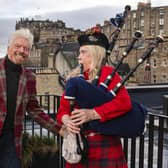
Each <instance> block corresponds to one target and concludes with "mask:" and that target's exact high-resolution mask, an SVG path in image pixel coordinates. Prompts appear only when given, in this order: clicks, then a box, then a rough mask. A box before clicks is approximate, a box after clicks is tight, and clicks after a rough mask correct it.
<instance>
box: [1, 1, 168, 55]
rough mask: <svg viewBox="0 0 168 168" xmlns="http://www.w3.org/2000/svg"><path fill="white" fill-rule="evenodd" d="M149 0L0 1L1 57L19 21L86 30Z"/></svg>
mask: <svg viewBox="0 0 168 168" xmlns="http://www.w3.org/2000/svg"><path fill="white" fill-rule="evenodd" d="M147 1H150V0H120V1H119V0H0V56H1V54H4V52H6V49H5V47H4V46H6V45H7V40H8V36H9V35H10V34H11V32H12V31H14V29H15V24H16V21H18V20H20V18H21V17H22V18H26V17H27V18H30V19H31V18H34V19H40V20H45V19H49V20H53V21H57V20H58V19H59V20H62V21H64V22H65V24H66V26H67V27H72V28H74V29H81V30H86V29H87V28H90V27H92V26H95V25H96V24H97V23H98V24H101V25H102V24H103V22H104V20H109V19H110V18H112V17H115V15H116V14H117V13H122V12H123V11H124V8H125V5H130V6H131V9H137V4H138V2H147ZM151 4H152V7H155V6H165V5H166V6H168V0H151Z"/></svg>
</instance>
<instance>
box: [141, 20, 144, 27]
mask: <svg viewBox="0 0 168 168" xmlns="http://www.w3.org/2000/svg"><path fill="white" fill-rule="evenodd" d="M142 26H144V19H141V27H142Z"/></svg>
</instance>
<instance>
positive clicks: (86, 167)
mask: <svg viewBox="0 0 168 168" xmlns="http://www.w3.org/2000/svg"><path fill="white" fill-rule="evenodd" d="M91 134H92V133H90V135H91ZM87 142H88V146H89V151H88V160H87V161H86V163H79V164H71V165H70V164H68V163H67V164H66V168H127V163H126V161H125V156H124V153H123V149H122V145H121V141H120V138H118V137H115V136H105V135H100V134H96V135H92V136H87Z"/></svg>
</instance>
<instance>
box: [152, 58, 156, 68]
mask: <svg viewBox="0 0 168 168" xmlns="http://www.w3.org/2000/svg"><path fill="white" fill-rule="evenodd" d="M153 67H156V59H154V60H153Z"/></svg>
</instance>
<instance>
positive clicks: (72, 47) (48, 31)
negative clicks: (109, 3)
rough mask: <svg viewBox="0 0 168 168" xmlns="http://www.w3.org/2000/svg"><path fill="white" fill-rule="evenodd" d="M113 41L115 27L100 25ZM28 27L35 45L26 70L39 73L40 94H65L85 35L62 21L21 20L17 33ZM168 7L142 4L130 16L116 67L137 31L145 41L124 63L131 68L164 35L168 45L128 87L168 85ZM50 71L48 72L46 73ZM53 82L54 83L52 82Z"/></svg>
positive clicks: (121, 36)
mask: <svg viewBox="0 0 168 168" xmlns="http://www.w3.org/2000/svg"><path fill="white" fill-rule="evenodd" d="M97 26H98V27H100V29H101V31H102V32H104V33H105V34H106V35H107V37H108V38H109V40H111V34H112V33H113V32H114V31H115V29H116V28H115V27H114V26H113V25H112V24H111V22H110V21H107V20H105V21H104V24H103V25H102V26H101V25H99V24H98V25H97ZM22 27H26V28H29V29H30V30H31V32H32V33H33V34H34V37H35V38H34V45H33V48H32V51H31V54H30V59H29V60H28V62H27V64H26V66H31V67H35V68H37V69H39V71H38V72H37V71H36V74H37V86H38V87H37V88H38V93H40V94H45V93H49V94H59V95H60V94H61V93H62V91H63V90H62V87H61V86H60V85H59V83H58V76H59V75H60V74H65V75H66V74H67V73H68V72H69V71H71V69H72V68H74V67H75V66H76V62H77V55H78V47H79V46H78V45H77V36H78V35H80V34H82V33H84V32H82V31H80V30H74V29H73V28H67V27H66V25H65V23H64V22H63V21H61V20H58V21H56V22H53V21H49V20H45V21H41V20H33V19H32V20H29V19H23V18H22V19H20V21H18V22H17V23H16V29H19V28H22ZM167 28H168V6H162V7H152V6H151V3H150V1H148V2H147V3H142V2H140V3H138V6H137V9H136V10H131V11H129V12H128V16H127V17H126V19H125V25H124V26H123V28H122V29H121V32H120V34H119V38H118V40H117V42H116V45H115V47H114V49H113V51H112V53H111V55H110V58H111V61H112V63H117V62H118V61H119V60H120V59H121V56H122V53H123V51H124V49H125V47H126V46H127V45H128V44H129V43H130V41H131V40H132V38H133V36H134V33H135V31H136V30H140V31H141V32H142V33H143V37H142V38H141V39H140V40H139V41H138V42H137V43H136V44H135V46H134V48H133V49H132V50H131V53H130V54H129V55H128V57H127V58H126V59H125V60H124V63H127V64H128V65H129V66H130V68H132V67H134V66H135V65H136V64H137V61H138V59H139V58H140V57H141V56H142V55H143V54H144V52H145V50H146V49H147V48H148V46H149V44H150V42H151V41H153V40H154V38H155V37H156V36H157V35H162V36H164V38H165V42H164V43H162V44H160V45H159V47H158V48H156V49H154V51H153V52H152V54H151V57H150V58H149V59H148V60H146V61H145V62H144V63H143V64H142V65H141V66H140V67H139V68H138V69H137V71H136V72H135V73H134V75H133V76H132V77H131V78H130V79H129V81H128V83H127V85H138V84H155V83H168V29H167ZM46 69H48V71H46ZM51 81H52V82H51Z"/></svg>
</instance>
